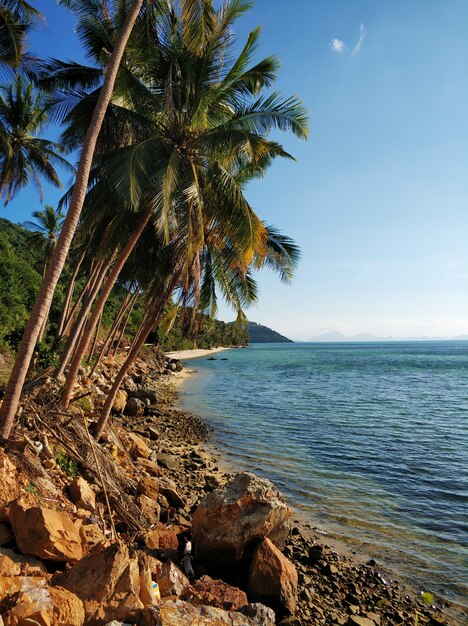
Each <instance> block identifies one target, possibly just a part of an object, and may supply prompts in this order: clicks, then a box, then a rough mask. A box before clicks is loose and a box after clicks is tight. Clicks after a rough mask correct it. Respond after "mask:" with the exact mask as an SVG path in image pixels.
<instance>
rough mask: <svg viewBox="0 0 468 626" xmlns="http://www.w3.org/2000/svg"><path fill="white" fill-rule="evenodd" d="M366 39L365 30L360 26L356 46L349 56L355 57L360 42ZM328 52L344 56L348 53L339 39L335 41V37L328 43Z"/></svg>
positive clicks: (359, 48) (362, 25) (345, 46)
mask: <svg viewBox="0 0 468 626" xmlns="http://www.w3.org/2000/svg"><path fill="white" fill-rule="evenodd" d="M365 37H366V29H365V28H364V24H361V25H360V27H359V39H358V40H357V43H356V45H355V46H354V48H353V49H352V50H351V56H355V55H356V54H358V53H359V51H360V50H361V46H362V42H363V41H364V39H365ZM330 50H332V51H333V52H336V53H337V54H344V53H345V52H347V51H348V46H347V45H346V44H345V42H344V41H342V40H341V39H337V38H336V37H335V38H334V39H332V40H331V42H330Z"/></svg>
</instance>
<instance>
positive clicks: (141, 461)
mask: <svg viewBox="0 0 468 626" xmlns="http://www.w3.org/2000/svg"><path fill="white" fill-rule="evenodd" d="M137 463H138V465H139V466H140V467H141V468H142V469H144V470H145V471H146V472H148V474H153V475H155V476H158V475H159V473H160V471H161V470H160V468H159V465H158V464H157V463H156V462H155V461H150V459H145V458H144V457H142V456H139V457H138V458H137Z"/></svg>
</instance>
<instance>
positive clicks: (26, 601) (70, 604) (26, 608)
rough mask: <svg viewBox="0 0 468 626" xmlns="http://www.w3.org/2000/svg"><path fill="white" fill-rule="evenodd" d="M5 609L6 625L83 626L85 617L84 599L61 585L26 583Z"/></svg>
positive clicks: (11, 598)
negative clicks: (45, 585) (49, 585)
mask: <svg viewBox="0 0 468 626" xmlns="http://www.w3.org/2000/svg"><path fill="white" fill-rule="evenodd" d="M8 604H9V605H10V607H11V608H8ZM3 611H4V613H3V622H4V624H5V626H29V624H38V625H39V626H82V625H83V623H84V620H85V612H84V608H83V603H82V602H81V600H80V599H79V598H77V597H76V596H75V595H74V594H73V593H70V591H67V590H66V589H62V588H61V587H43V588H37V587H36V588H34V587H29V588H28V587H27V585H26V586H25V588H24V589H23V590H21V591H18V592H17V593H16V594H14V595H12V596H11V597H10V598H8V601H7V602H6V608H5V609H3Z"/></svg>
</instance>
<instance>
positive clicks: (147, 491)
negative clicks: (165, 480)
mask: <svg viewBox="0 0 468 626" xmlns="http://www.w3.org/2000/svg"><path fill="white" fill-rule="evenodd" d="M137 491H138V493H140V494H143V495H145V496H148V498H152V499H153V500H157V499H158V494H159V481H158V479H157V478H150V477H149V476H143V478H141V479H140V481H139V483H138V485H137Z"/></svg>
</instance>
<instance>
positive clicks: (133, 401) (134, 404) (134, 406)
mask: <svg viewBox="0 0 468 626" xmlns="http://www.w3.org/2000/svg"><path fill="white" fill-rule="evenodd" d="M145 406H146V405H145V403H144V402H142V401H141V400H139V399H138V398H129V399H128V400H127V402H126V404H125V409H124V415H127V416H128V417H136V416H137V415H143V411H144V410H145Z"/></svg>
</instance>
